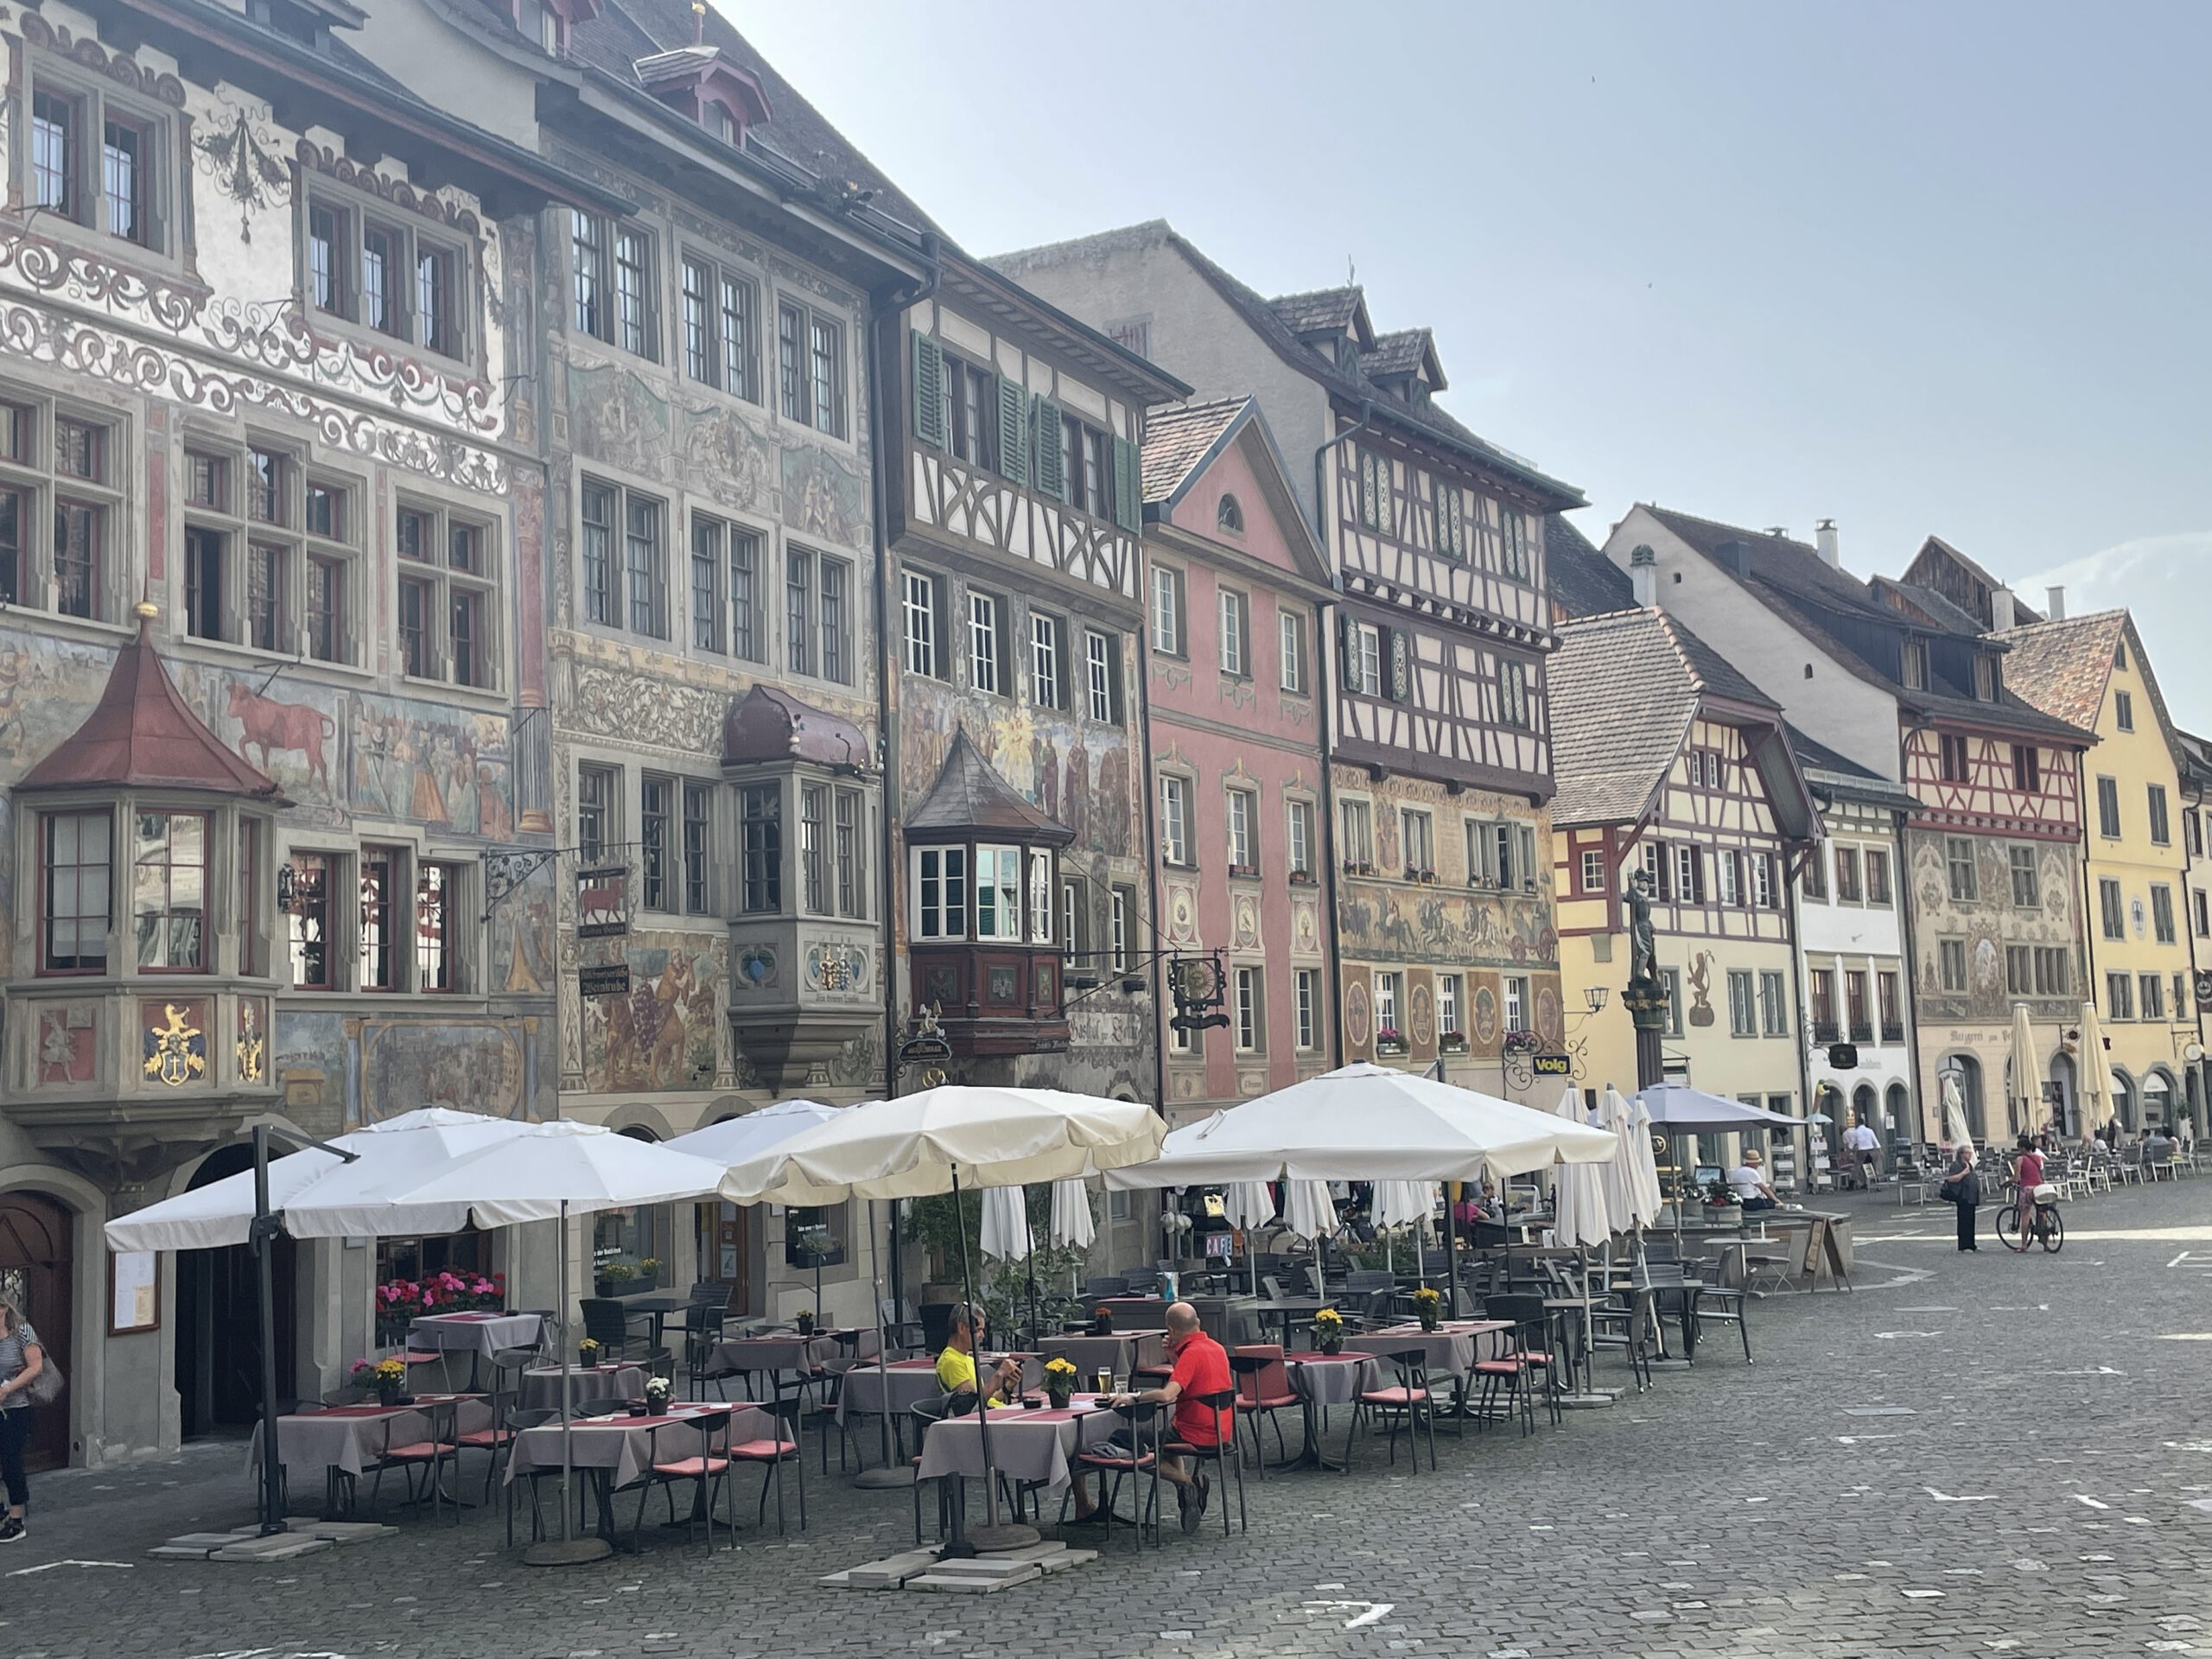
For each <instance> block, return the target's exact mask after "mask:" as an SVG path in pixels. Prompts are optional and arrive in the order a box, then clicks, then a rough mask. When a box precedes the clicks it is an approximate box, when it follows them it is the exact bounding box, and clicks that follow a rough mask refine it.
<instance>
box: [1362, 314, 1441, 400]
mask: <svg viewBox="0 0 2212 1659" xmlns="http://www.w3.org/2000/svg"><path fill="white" fill-rule="evenodd" d="M1424 364H1426V365H1427V367H1428V368H1430V369H1431V370H1432V371H1433V372H1434V376H1435V378H1433V379H1432V380H1431V381H1430V382H1429V386H1430V389H1431V390H1432V391H1443V390H1444V384H1445V383H1444V372H1443V369H1442V366H1441V365H1440V363H1439V362H1438V360H1437V357H1436V337H1435V335H1434V334H1432V333H1431V332H1430V331H1429V330H1427V329H1426V328H1400V329H1398V330H1396V331H1395V333H1392V334H1377V335H1376V336H1375V345H1374V346H1373V348H1372V349H1370V350H1368V351H1364V352H1362V353H1360V354H1359V368H1360V372H1361V373H1363V374H1366V375H1370V376H1376V377H1380V376H1383V375H1386V374H1412V373H1414V372H1416V371H1418V370H1419V369H1421V367H1422V366H1423V365H1424Z"/></svg>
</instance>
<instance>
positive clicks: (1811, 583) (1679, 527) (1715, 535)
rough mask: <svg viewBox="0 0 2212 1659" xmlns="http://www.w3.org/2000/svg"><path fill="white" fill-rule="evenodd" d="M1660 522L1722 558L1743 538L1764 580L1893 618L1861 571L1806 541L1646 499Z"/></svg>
mask: <svg viewBox="0 0 2212 1659" xmlns="http://www.w3.org/2000/svg"><path fill="white" fill-rule="evenodd" d="M1644 511H1645V512H1649V514H1650V515H1651V516H1652V517H1653V518H1656V519H1657V520H1658V521H1659V522H1660V523H1661V524H1664V525H1666V526H1667V528H1668V529H1669V530H1671V531H1674V532H1675V535H1677V536H1679V537H1681V539H1682V540H1683V541H1684V542H1686V543H1688V544H1689V545H1690V546H1691V547H1693V548H1694V549H1696V550H1698V551H1699V552H1700V553H1702V554H1704V555H1705V556H1706V557H1707V558H1709V559H1713V560H1714V561H1716V562H1717V561H1718V560H1719V556H1720V549H1721V547H1722V546H1723V545H1724V544H1725V543H1729V542H1741V543H1744V544H1745V546H1746V547H1748V548H1749V549H1750V550H1751V575H1753V576H1754V577H1756V578H1758V580H1759V581H1761V582H1767V583H1769V584H1770V585H1771V586H1774V587H1776V588H1781V589H1782V590H1783V591H1784V592H1786V593H1794V594H1802V596H1804V597H1806V598H1808V599H1810V600H1813V601H1815V602H1816V603H1820V604H1825V605H1832V606H1834V607H1838V608H1839V609H1842V610H1846V611H1852V610H1856V611H1860V612H1867V611H1872V612H1874V613H1876V614H1878V615H1882V616H1884V617H1885V619H1886V620H1891V621H1894V620H1896V619H1895V617H1894V615H1892V614H1891V613H1887V612H1885V610H1884V609H1883V607H1881V606H1879V605H1878V604H1876V603H1875V601H1874V597H1873V595H1872V594H1870V593H1868V592H1867V591H1866V584H1865V583H1864V582H1860V581H1859V579H1858V578H1857V577H1855V576H1853V575H1849V574H1847V572H1845V571H1841V570H1838V569H1834V568H1833V567H1832V566H1831V565H1830V564H1829V563H1828V562H1827V560H1826V559H1823V558H1822V557H1821V556H1820V553H1819V551H1818V550H1815V549H1814V548H1811V547H1808V546H1807V545H1806V544H1805V543H1803V542H1799V541H1792V540H1791V539H1790V538H1789V537H1787V536H1776V535H1771V534H1770V533H1769V532H1767V531H1763V530H1745V529H1744V528H1743V527H1742V526H1741V525H1738V524H1721V523H1719V521H1718V520H1717V519H1712V518H1696V517H1694V515H1692V514H1690V513H1687V512H1675V510H1674V509H1673V508H1672V507H1661V506H1654V505H1650V504H1649V503H1648V502H1647V503H1646V504H1645V505H1644Z"/></svg>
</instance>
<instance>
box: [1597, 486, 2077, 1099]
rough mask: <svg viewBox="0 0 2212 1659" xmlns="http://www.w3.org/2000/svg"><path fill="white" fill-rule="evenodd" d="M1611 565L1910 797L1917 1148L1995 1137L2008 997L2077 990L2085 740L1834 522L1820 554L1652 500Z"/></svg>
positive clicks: (1906, 845) (1815, 735)
mask: <svg viewBox="0 0 2212 1659" xmlns="http://www.w3.org/2000/svg"><path fill="white" fill-rule="evenodd" d="M1605 555H1606V556H1607V558H1609V559H1610V560H1611V561H1612V562H1613V563H1615V564H1617V565H1618V566H1620V567H1621V568H1623V569H1627V570H1629V571H1630V575H1631V576H1632V577H1637V576H1638V573H1642V575H1641V578H1640V579H1641V580H1643V581H1645V582H1648V583H1649V588H1648V591H1649V593H1650V594H1652V595H1653V598H1654V601H1655V602H1656V603H1658V604H1661V605H1662V606H1663V607H1665V608H1666V609H1668V610H1669V611H1671V612H1675V613H1678V614H1680V615H1681V616H1682V617H1683V618H1684V619H1685V620H1687V621H1688V622H1689V623H1690V625H1691V626H1693V627H1694V628H1696V629H1697V630H1698V631H1699V632H1700V633H1701V634H1702V635H1704V636H1705V637H1706V638H1707V639H1726V640H1727V641H1729V650H1730V660H1731V661H1732V662H1733V663H1734V664H1735V665H1736V667H1737V668H1738V669H1739V670H1741V671H1743V673H1744V675H1745V677H1746V678H1748V679H1750V680H1751V682H1752V683H1754V684H1756V685H1758V687H1759V689H1760V690H1763V691H1764V692H1765V693H1766V694H1767V695H1768V696H1770V697H1772V698H1773V699H1774V700H1775V701H1776V702H1778V703H1780V704H1781V705H1782V706H1783V709H1784V710H1785V712H1786V713H1787V715H1788V716H1789V720H1790V721H1791V723H1792V724H1794V725H1796V726H1797V727H1799V728H1801V729H1802V731H1803V732H1805V734H1807V735H1808V736H1809V737H1811V738H1812V739H1813V740H1814V741H1816V742H1818V743H1820V744H1821V745H1823V746H1825V747H1827V748H1829V749H1832V750H1834V752H1835V753H1838V754H1840V755H1842V756H1843V757H1845V758H1847V760H1851V761H1853V763H1855V764H1856V765H1859V766H1864V767H1865V768H1866V770H1868V771H1869V772H1872V773H1874V774H1875V775H1876V776H1877V777H1878V778H1881V779H1886V780H1889V781H1891V782H1895V783H1898V784H1901V785H1904V788H1905V789H1906V790H1907V791H1910V794H1911V796H1912V798H1913V801H1914V808H1913V811H1912V815H1911V817H1910V819H1909V821H1908V823H1907V824H1906V826H1905V829H1904V834H1903V837H1902V842H1901V853H1902V857H1903V866H1902V868H1901V871H1900V873H1899V880H1900V881H1901V883H1902V886H1903V890H1904V893H1905V894H1906V895H1907V904H1908V912H1907V919H1908V926H1909V929H1910V933H1909V938H1910V944H1911V954H1912V968H1911V982H1912V993H1911V995H1912V999H1913V1016H1912V1018H1913V1022H1914V1025H1915V1027H1916V1037H1917V1042H1918V1053H1917V1055H1916V1060H1917V1065H1918V1077H1917V1083H1918V1087H1917V1091H1916V1092H1917V1096H1918V1103H1919V1106H1920V1109H1921V1115H1920V1120H1919V1122H1918V1124H1917V1126H1916V1128H1915V1130H1913V1131H1912V1132H1911V1138H1913V1139H1915V1140H1927V1141H1933V1140H1936V1139H1938V1138H1939V1136H1940V1135H1941V1127H1940V1126H1941V1122H1942V1119H1941V1116H1940V1109H1941V1106H1942V1104H1943V1103H1955V1104H1956V1105H1957V1106H1958V1107H1959V1109H1961V1111H1962V1112H1963V1113H1964V1115H1965V1116H1966V1119H1967V1122H1968V1123H1969V1124H1970V1125H1971V1126H1972V1127H1973V1128H1974V1133H1975V1135H1977V1136H1978V1137H1979V1136H1980V1135H1985V1134H1986V1133H1989V1132H1990V1128H1991V1126H1994V1127H1995V1128H1996V1129H1997V1130H1999V1131H2001V1130H2002V1129H2003V1128H2004V1127H2005V1123H2006V1121H2007V1116H2006V1112H2005V1054H2006V1052H2007V1050H2008V1047H2009V1045H2010V1043H2011V1040H2012V1037H2011V1031H2012V1026H2011V1020H2012V1008H2013V1006H2014V1004H2015V1003H2016V1002H2023V1003H2025V1004H2026V1005H2027V1006H2028V1007H2029V1009H2030V1011H2031V1016H2032V1017H2033V1018H2035V1019H2036V1020H2041V1021H2044V1022H2047V1023H2051V1024H2056V1022H2058V1021H2059V1020H2063V1018H2064V1017H2065V1014H2066V1010H2067V1007H2068V1005H2069V1001H2074V1000H2076V999H2078V997H2079V995H2080V989H2081V980H2082V961H2081V952H2080V932H2079V927H2078V924H2077V918H2078V914H2079V902H2078V888H2077V886H2076V883H2075V880H2074V874H2073V871H2074V865H2075V858H2076V856H2077V849H2076V845H2075V843H2076V842H2077V841H2078V840H2079V837H2080V834H2081V824H2080V814H2079V809H2078V806H2077V804H2076V803H2077V796H2076V786H2077V780H2078V775H2079V771H2080V763H2081V758H2082V753H2083V751H2084V750H2085V749H2087V747H2088V745H2089V744H2090V743H2091V742H2093V741H2094V738H2093V737H2092V735H2091V734H2088V733H2087V732H2084V731H2082V729H2080V728H2076V727H2075V726H2072V725H2070V724H2069V723H2067V722H2066V721H2062V720H2056V719H2053V718H2052V717H2050V715H2045V714H2043V713H2041V712H2039V711H2038V710H2037V709H2033V708H2031V706H2029V705H2028V704H2027V703H2026V702H2023V701H2022V700H2021V699H2020V698H2019V697H2018V696H2016V695H2015V694H2013V693H2012V691H2011V690H2008V689H2007V688H2006V686H2005V681H2004V671H2003V658H2004V647H2003V646H2002V645H2001V644H1999V643H1998V642H1994V641H1991V640H1986V639H1983V638H1982V637H1981V632H1980V628H1979V627H1978V626H1977V625H1976V623H1975V621H1974V619H1973V618H1971V617H1969V616H1967V614H1965V613H1963V612H1961V611H1960V610H1959V609H1958V608H1957V607H1955V605H1952V604H1951V603H1950V602H1949V601H1946V600H1945V599H1944V598H1943V597H1942V595H1941V594H1936V592H1935V591H1934V590H1933V589H1930V588H1922V587H1919V586H1918V585H1913V586H1910V587H1907V586H1905V585H1904V584H1897V583H1888V584H1881V585H1880V587H1879V590H1878V588H1877V587H1874V586H1870V585H1869V584H1867V583H1865V582H1859V581H1858V580H1857V579H1856V578H1854V577H1853V576H1852V575H1849V574H1848V573H1847V572H1846V571H1845V570H1844V569H1843V568H1842V563H1841V558H1840V550H1839V548H1838V543H1837V540H1836V536H1835V531H1834V528H1833V526H1831V525H1827V524H1823V525H1822V526H1821V531H1820V536H1819V545H1818V546H1817V547H1815V546H1814V545H1811V544H1808V543H1802V542H1798V541H1794V540H1792V539H1790V538H1789V537H1787V536H1785V535H1781V534H1777V533H1775V532H1773V531H1766V532H1761V531H1750V530H1745V529H1741V528H1738V527H1736V526H1733V525H1729V524H1719V523H1716V522H1714V521H1713V520H1711V519H1706V518H1695V517H1693V516H1692V515H1690V514H1688V513H1683V512H1675V511H1674V510H1672V509H1669V508H1662V507H1656V506H1651V505H1638V506H1637V507H1636V508H1634V509H1633V510H1632V511H1631V512H1630V513H1629V515H1628V516H1627V517H1626V518H1624V519H1623V520H1622V521H1621V523H1620V524H1618V525H1617V526H1616V527H1615V528H1614V531H1613V533H1612V535H1611V537H1609V538H1608V539H1607V541H1606V543H1605ZM1777 625H1779V626H1777Z"/></svg>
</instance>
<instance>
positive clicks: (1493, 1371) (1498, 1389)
mask: <svg viewBox="0 0 2212 1659" xmlns="http://www.w3.org/2000/svg"><path fill="white" fill-rule="evenodd" d="M1483 1317H1484V1318H1485V1319H1503V1320H1505V1321H1506V1322H1508V1323H1509V1324H1510V1325H1511V1326H1512V1327H1513V1328H1512V1330H1511V1331H1510V1332H1506V1333H1503V1334H1504V1335H1505V1336H1506V1338H1507V1341H1506V1344H1505V1351H1503V1353H1501V1354H1498V1355H1497V1356H1495V1357H1491V1358H1490V1359H1478V1360H1477V1361H1476V1362H1475V1375H1476V1376H1477V1377H1478V1378H1479V1379H1480V1380H1481V1383H1482V1399H1481V1402H1479V1403H1478V1406H1477V1408H1476V1410H1477V1414H1478V1415H1479V1416H1480V1417H1481V1419H1482V1420H1483V1421H1485V1422H1488V1421H1503V1418H1505V1417H1508V1416H1511V1415H1514V1414H1516V1413H1517V1414H1518V1415H1519V1417H1520V1419H1521V1432H1522V1433H1523V1434H1530V1433H1535V1427H1536V1395H1535V1387H1536V1377H1537V1374H1538V1373H1539V1372H1541V1373H1542V1374H1543V1375H1544V1377H1545V1382H1546V1387H1547V1389H1549V1378H1550V1373H1551V1370H1552V1357H1551V1354H1550V1352H1549V1351H1548V1350H1545V1349H1541V1348H1538V1347H1536V1346H1535V1344H1533V1343H1532V1342H1531V1341H1530V1340H1529V1336H1530V1332H1533V1331H1541V1330H1542V1329H1543V1328H1544V1323H1545V1308H1544V1299H1543V1298H1542V1297H1541V1296H1492V1297H1491V1298H1489V1299H1488V1300H1485V1301H1484V1303H1483ZM1501 1395H1503V1401H1502V1402H1501V1399H1500V1396H1501ZM1552 1409H1553V1410H1554V1412H1556V1411H1557V1410H1558V1403H1557V1402H1556V1401H1554V1402H1552Z"/></svg>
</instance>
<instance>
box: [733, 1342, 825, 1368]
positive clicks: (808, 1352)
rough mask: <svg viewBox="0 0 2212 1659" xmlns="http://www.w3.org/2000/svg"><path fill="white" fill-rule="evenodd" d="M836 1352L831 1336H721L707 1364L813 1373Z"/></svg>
mask: <svg viewBox="0 0 2212 1659" xmlns="http://www.w3.org/2000/svg"><path fill="white" fill-rule="evenodd" d="M837 1355H838V1347H837V1339H836V1338H835V1337H725V1338H722V1340H721V1341H720V1342H718V1343H716V1344H715V1347H714V1353H713V1356H712V1357H711V1358H710V1360H709V1363H710V1364H712V1365H714V1366H715V1367H716V1368H718V1369H719V1368H721V1367H728V1368H730V1369H733V1370H741V1371H754V1372H767V1371H817V1370H821V1369H823V1367H824V1366H825V1365H827V1364H828V1363H829V1361H831V1360H833V1359H835V1358H836V1357H837Z"/></svg>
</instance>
